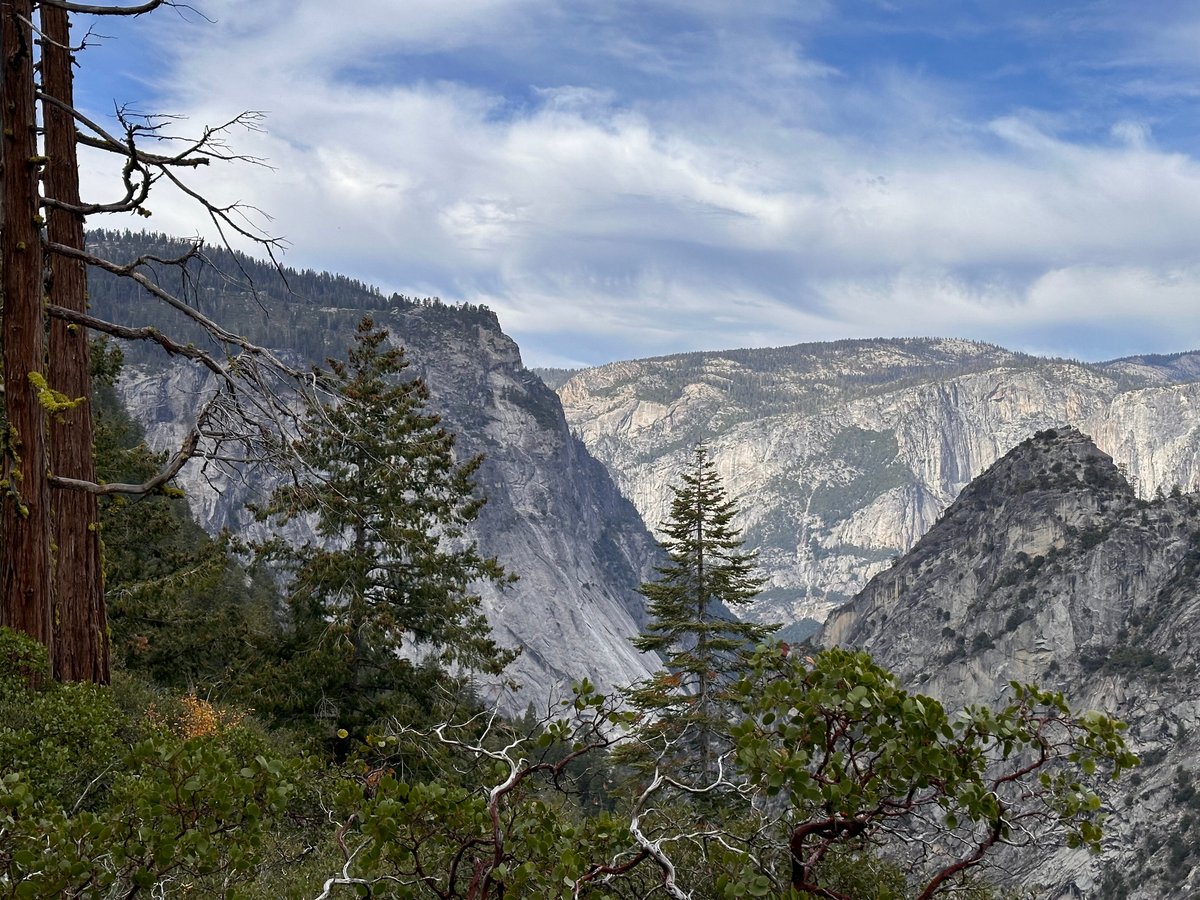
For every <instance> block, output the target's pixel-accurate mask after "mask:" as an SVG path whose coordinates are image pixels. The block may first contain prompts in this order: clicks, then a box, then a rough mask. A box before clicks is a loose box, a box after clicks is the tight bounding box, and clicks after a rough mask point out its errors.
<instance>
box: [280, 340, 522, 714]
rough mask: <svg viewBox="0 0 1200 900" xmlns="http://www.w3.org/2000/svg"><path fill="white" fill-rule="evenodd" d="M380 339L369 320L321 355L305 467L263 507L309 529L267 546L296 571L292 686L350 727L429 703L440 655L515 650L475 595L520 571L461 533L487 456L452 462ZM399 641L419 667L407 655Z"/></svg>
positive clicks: (450, 658)
mask: <svg viewBox="0 0 1200 900" xmlns="http://www.w3.org/2000/svg"><path fill="white" fill-rule="evenodd" d="M387 338H388V332H387V331H386V330H384V329H377V328H376V327H375V325H374V323H373V322H372V321H371V319H369V318H366V319H363V320H362V322H361V323H360V324H359V326H358V331H357V334H356V335H355V339H354V340H355V343H354V346H353V347H352V348H351V350H350V352H349V356H348V359H347V360H346V361H345V362H340V361H337V360H329V366H330V369H331V372H330V373H329V375H328V377H327V379H326V382H327V386H329V387H330V388H331V389H332V392H333V395H334V399H333V400H332V401H330V402H326V403H323V404H321V405H319V406H316V407H315V408H313V409H312V411H311V414H310V415H309V416H308V418H307V421H306V422H305V423H304V425H303V428H302V433H301V435H300V437H299V439H298V440H297V441H296V442H295V451H296V453H297V455H298V456H299V457H300V458H301V460H303V462H304V463H305V464H306V465H307V470H306V472H304V473H303V474H301V475H299V476H297V478H296V479H295V480H293V481H292V482H290V483H288V484H285V485H283V486H281V487H279V488H278V489H276V490H275V491H274V493H273V494H272V496H271V498H270V501H269V503H268V505H267V506H266V507H265V508H264V509H261V510H259V514H260V516H261V517H262V518H270V519H273V520H274V521H275V522H277V523H279V524H284V523H287V522H289V521H291V520H293V519H297V518H303V519H306V520H307V521H308V522H309V523H310V524H311V525H312V526H313V528H314V530H315V532H316V535H317V538H318V540H316V541H313V542H309V543H305V544H303V545H300V546H296V545H294V544H291V543H289V542H287V541H283V540H275V541H273V542H271V543H269V544H268V545H266V546H265V547H264V555H265V556H266V557H267V558H268V559H272V560H274V561H276V562H279V563H282V564H283V566H284V567H285V568H286V569H287V570H288V571H290V573H291V576H292V577H291V580H290V583H289V587H288V592H289V602H290V605H291V609H292V613H293V626H294V628H293V641H294V643H295V646H294V648H293V662H294V663H295V665H294V667H293V668H294V672H295V674H296V675H297V682H296V685H299V684H304V683H306V684H308V685H309V686H310V687H311V688H313V689H314V690H315V692H316V693H317V694H319V695H323V696H324V697H326V698H329V699H333V700H334V701H335V702H336V703H337V704H338V706H339V708H340V709H339V721H340V722H341V723H343V724H345V725H347V726H349V727H350V728H352V729H353V728H359V727H363V726H366V725H368V724H369V723H370V721H371V720H373V719H375V718H377V717H378V716H379V715H381V714H384V713H385V712H389V711H393V710H394V709H395V701H397V700H399V701H400V702H401V703H406V702H413V701H416V702H417V703H419V704H420V703H423V702H425V701H427V700H428V698H427V697H421V696H415V695H420V694H423V693H426V692H427V691H428V690H429V686H430V683H431V680H432V681H436V680H437V677H436V676H437V673H441V674H444V673H445V667H446V666H448V665H451V664H456V665H460V666H462V667H465V668H470V669H474V670H477V671H479V670H481V671H486V672H490V673H498V672H500V671H501V670H502V669H503V668H504V666H505V665H507V664H508V662H509V661H511V660H512V659H513V657H514V656H515V653H513V652H512V651H508V650H504V649H502V648H500V647H498V646H497V645H496V644H495V643H494V642H493V641H492V639H491V637H490V628H489V626H488V623H487V621H486V619H485V618H484V616H483V614H482V612H481V611H480V596H479V594H478V593H477V592H476V586H477V584H478V583H479V582H488V581H490V582H493V583H495V584H500V585H503V584H507V583H510V582H511V581H513V580H515V579H514V578H513V577H512V576H510V575H508V574H507V573H506V572H505V571H504V569H503V568H502V567H501V565H500V564H499V562H497V560H496V559H495V558H494V557H492V558H486V557H484V556H482V555H481V554H480V553H479V550H478V547H477V546H476V544H475V542H474V541H471V540H469V538H468V537H467V536H466V528H467V526H468V525H469V524H470V523H471V522H472V521H474V519H475V518H476V516H477V515H478V513H479V510H480V508H481V507H482V506H483V503H484V500H483V499H482V498H478V497H476V496H475V495H474V482H473V480H472V478H473V476H474V474H475V472H476V470H477V469H478V468H479V465H480V463H481V462H482V457H474V458H472V459H469V460H466V461H464V462H457V461H456V460H455V457H454V435H453V434H451V433H450V432H448V431H446V429H444V428H442V427H441V426H440V425H439V419H438V416H437V415H435V414H433V413H431V412H429V411H428V410H427V409H426V403H427V401H428V399H429V390H428V388H427V387H426V385H425V383H424V381H422V380H420V379H412V378H403V377H401V375H402V373H403V371H404V369H405V368H407V366H408V362H407V361H406V360H405V358H404V351H403V350H401V349H399V348H396V347H389V346H388V344H387ZM406 649H413V650H415V651H417V653H419V654H422V655H424V656H425V657H426V664H425V665H424V666H414V665H413V663H412V662H411V661H410V660H409V659H404V658H402V657H401V651H403V650H406ZM404 655H405V656H410V655H411V654H404ZM431 666H432V668H433V669H434V670H435V671H434V673H433V674H434V677H433V678H432V679H431V678H430V674H431V673H430V669H431ZM316 669H319V670H320V671H319V672H317V671H315V670H316ZM314 679H316V683H315V684H314V683H313V681H314ZM296 685H293V686H296ZM298 699H301V702H302V703H303V704H304V705H306V706H309V704H311V703H312V702H313V700H314V697H313V696H308V697H304V696H303V692H301V698H298ZM316 699H320V697H319V696H318V697H317V698H316ZM295 712H296V713H297V714H298V715H301V716H302V715H304V714H305V713H306V712H307V713H310V714H311V706H309V708H308V709H307V710H305V709H303V708H298V709H296V710H295Z"/></svg>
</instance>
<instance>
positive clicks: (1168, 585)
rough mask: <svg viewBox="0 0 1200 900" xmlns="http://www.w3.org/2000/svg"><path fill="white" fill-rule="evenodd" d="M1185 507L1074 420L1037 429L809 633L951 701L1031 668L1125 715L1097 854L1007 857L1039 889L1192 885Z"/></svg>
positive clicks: (1189, 889)
mask: <svg viewBox="0 0 1200 900" xmlns="http://www.w3.org/2000/svg"><path fill="white" fill-rule="evenodd" d="M1198 515H1200V496H1197V495H1195V494H1183V493H1179V494H1176V495H1173V496H1172V495H1166V496H1162V497H1158V498H1155V499H1152V500H1147V499H1144V498H1140V497H1138V496H1137V495H1136V494H1135V493H1134V491H1133V488H1132V486H1131V485H1129V483H1128V482H1127V481H1126V480H1125V478H1124V477H1123V475H1122V474H1121V472H1120V470H1119V469H1118V467H1117V466H1116V465H1115V464H1114V463H1113V461H1112V459H1111V458H1110V457H1109V456H1108V455H1107V454H1105V453H1103V452H1102V451H1101V450H1099V449H1098V448H1097V447H1096V445H1095V443H1094V442H1093V441H1092V440H1091V439H1090V438H1088V437H1086V436H1085V435H1083V434H1082V433H1081V432H1079V430H1078V429H1074V428H1058V429H1047V430H1045V431H1042V432H1039V433H1037V434H1036V435H1034V436H1032V437H1030V438H1028V439H1026V440H1025V441H1023V442H1022V443H1021V444H1019V445H1018V446H1017V447H1015V448H1014V449H1013V450H1011V451H1010V452H1009V453H1007V454H1006V455H1005V456H1003V457H1002V458H1001V459H1000V460H998V461H997V462H996V463H994V464H993V465H992V466H990V467H989V468H988V469H987V470H986V471H985V472H984V473H982V474H981V475H980V476H979V477H978V478H976V479H975V480H973V481H972V482H971V484H970V485H969V486H968V487H967V488H966V489H965V490H963V491H962V493H961V494H960V495H959V497H958V498H957V499H956V500H955V501H954V502H953V503H952V504H950V506H949V507H948V508H947V509H946V511H945V512H944V513H943V515H942V516H941V517H940V519H939V520H938V522H937V523H936V524H935V525H934V526H933V527H932V528H931V529H930V530H929V532H928V533H927V534H925V535H924V536H923V537H922V538H921V539H920V540H919V541H918V542H917V543H916V545H915V546H914V547H913V548H912V549H911V550H910V551H909V552H908V553H906V554H904V555H903V556H901V557H900V558H899V559H897V560H896V561H895V562H894V563H893V564H892V565H890V566H889V567H888V568H887V569H885V570H884V571H883V572H880V573H879V574H877V575H876V576H875V577H874V578H872V579H871V581H870V582H869V583H868V585H867V586H866V587H865V588H864V589H863V591H862V592H860V593H859V594H858V595H857V596H856V597H855V598H854V599H853V600H851V601H850V602H849V603H848V604H846V605H844V606H842V607H840V608H839V609H838V610H836V611H835V612H833V613H832V614H831V615H830V617H829V618H828V619H827V620H826V622H825V625H824V628H823V630H822V631H821V632H820V634H819V636H818V638H817V639H816V640H817V643H818V644H819V645H821V646H833V645H838V646H846V647H853V648H856V649H864V650H867V651H868V652H870V653H871V655H872V657H873V658H874V659H875V660H876V661H877V662H878V663H879V664H881V665H883V666H886V667H888V668H890V669H892V670H893V671H894V672H896V674H897V675H898V677H900V678H901V680H902V681H903V682H904V683H906V684H907V685H909V686H910V687H912V688H913V689H917V690H920V691H921V692H922V693H929V694H932V695H934V696H936V697H938V698H939V699H940V700H942V701H943V702H945V703H946V704H947V705H948V706H949V707H951V708H961V707H963V706H966V705H970V704H992V703H995V702H996V701H997V700H998V699H1000V698H1001V697H1002V696H1003V695H1004V694H1005V693H1006V690H1007V688H1006V685H1007V684H1008V682H1009V681H1010V680H1016V681H1020V682H1026V681H1034V682H1038V683H1041V684H1042V685H1043V686H1044V687H1047V688H1050V689H1052V690H1056V691H1062V692H1063V693H1064V694H1065V695H1066V697H1067V699H1068V701H1069V702H1070V703H1071V704H1072V705H1073V706H1074V707H1076V708H1081V709H1099V710H1102V711H1103V712H1105V713H1107V714H1109V715H1113V716H1116V717H1117V718H1121V719H1123V720H1125V721H1127V722H1128V723H1129V726H1130V727H1129V732H1128V735H1129V740H1130V741H1131V744H1132V746H1133V748H1134V749H1135V751H1136V752H1137V753H1138V754H1139V756H1141V758H1142V760H1143V765H1142V766H1141V767H1140V768H1139V769H1138V770H1137V771H1136V772H1135V773H1134V774H1133V775H1130V776H1127V777H1126V779H1125V780H1124V781H1123V782H1121V783H1119V784H1118V786H1117V796H1116V798H1115V801H1114V803H1113V805H1112V808H1111V809H1110V810H1109V821H1108V823H1107V825H1106V832H1107V836H1106V838H1105V843H1104V852H1103V855H1102V857H1101V858H1100V859H1099V860H1097V859H1095V858H1093V857H1091V856H1089V855H1088V854H1086V853H1081V852H1078V851H1070V850H1066V849H1061V850H1056V851H1052V852H1043V853H1042V854H1040V855H1035V857H1033V858H1030V859H1023V860H1013V861H1011V862H1010V864H1011V865H1014V866H1017V867H1018V871H1019V872H1020V875H1021V879H1022V881H1023V882H1024V883H1025V884H1026V885H1027V886H1031V887H1034V888H1036V890H1037V892H1038V893H1037V896H1045V897H1054V898H1059V897H1062V898H1066V897H1073V896H1081V895H1082V896H1092V897H1104V898H1106V900H1107V898H1118V900H1119V898H1122V897H1128V898H1139V900H1141V898H1144V900H1150V898H1157V897H1166V896H1195V894H1196V892H1197V891H1198V890H1200V852H1197V851H1196V850H1195V849H1194V839H1192V838H1191V837H1190V836H1192V835H1194V834H1195V833H1196V832H1193V831H1192V829H1193V828H1195V827H1198V826H1200V801H1198V800H1196V798H1195V793H1194V791H1191V790H1190V789H1189V786H1190V785H1191V784H1192V782H1193V781H1194V779H1195V778H1196V777H1197V776H1198V775H1200V769H1198V767H1197V760H1196V748H1197V746H1198V743H1197V742H1198V741H1200V702H1198V700H1197V697H1196V695H1195V691H1194V688H1193V683H1194V679H1195V677H1196V674H1197V673H1198V672H1200V604H1197V602H1196V596H1197V591H1198V590H1200V526H1198V525H1197V516H1198ZM1183 835H1189V838H1187V839H1182V836H1183ZM1181 839H1182V840H1183V842H1182V843H1180V841H1181Z"/></svg>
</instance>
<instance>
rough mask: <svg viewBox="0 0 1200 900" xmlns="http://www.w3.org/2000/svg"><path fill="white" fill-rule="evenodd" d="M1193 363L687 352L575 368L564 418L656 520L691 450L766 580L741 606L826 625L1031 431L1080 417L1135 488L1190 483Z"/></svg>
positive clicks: (995, 352) (839, 345)
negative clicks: (710, 470) (731, 510)
mask: <svg viewBox="0 0 1200 900" xmlns="http://www.w3.org/2000/svg"><path fill="white" fill-rule="evenodd" d="M1198 359H1200V353H1195V354H1178V355H1176V356H1173V357H1161V358H1159V357H1143V358H1137V359H1130V360H1115V361H1113V362H1110V363H1104V364H1098V365H1092V364H1084V363H1079V362H1073V361H1070V360H1061V359H1044V358H1041V357H1035V356H1029V355H1027V354H1021V353H1014V352H1011V351H1009V350H1005V349H1003V348H1001V347H997V346H994V345H991V344H981V343H975V342H971V341H963V340H946V339H935V338H929V339H894V340H883V339H881V340H861V341H837V342H833V343H826V344H799V345H796V346H793V347H780V348H774V349H762V350H733V351H724V352H706V353H688V354H680V355H676V356H667V357H659V358H655V359H644V360H634V361H630V362H619V363H612V364H610V365H605V366H600V367H598V368H595V369H588V370H585V371H583V372H580V373H579V374H577V375H575V376H574V377H572V378H571V379H570V380H569V381H567V382H566V383H565V384H563V385H562V387H560V388H559V396H560V397H561V398H562V401H563V407H564V409H565V411H566V415H567V420H568V422H570V424H571V426H572V428H573V429H575V431H576V432H577V433H578V434H579V435H580V436H581V437H582V439H583V441H584V443H585V444H587V446H588V448H589V450H590V451H591V452H592V453H593V455H595V456H596V457H597V458H599V459H600V460H602V461H603V462H604V463H605V464H606V465H607V466H608V468H609V471H611V472H612V473H613V477H614V478H615V479H616V480H617V483H618V485H619V486H620V488H621V490H622V492H623V493H624V494H625V495H626V496H627V497H629V498H630V499H631V500H632V501H633V503H634V505H635V506H637V508H638V509H639V511H640V512H641V513H642V516H643V518H644V520H645V521H646V523H647V525H649V526H650V527H651V528H656V527H657V526H658V525H659V523H661V522H662V520H663V518H664V517H665V515H666V512H667V509H668V505H669V502H670V495H669V491H668V485H670V484H671V483H673V482H674V481H676V480H677V479H678V476H679V474H680V472H681V467H682V465H683V462H684V459H685V457H686V453H687V450H688V448H689V447H690V446H691V445H692V444H694V443H695V442H696V441H700V440H704V441H707V442H708V443H709V445H710V446H711V448H712V453H713V458H714V459H715V460H716V463H717V467H718V470H719V471H720V473H721V475H722V477H723V478H724V479H725V483H726V485H727V486H728V488H729V490H730V492H731V494H732V495H733V496H734V498H735V499H736V500H737V502H738V503H739V505H740V507H741V511H742V512H741V517H740V519H739V520H738V523H739V524H740V525H741V526H742V527H743V528H744V530H745V536H746V540H747V543H748V544H749V546H751V547H758V548H759V549H760V563H761V567H762V569H763V571H764V573H765V574H766V576H767V577H768V585H767V589H766V591H765V594H764V600H763V602H761V603H760V604H758V605H757V606H756V607H755V608H754V611H753V612H752V613H751V614H752V615H754V616H755V617H758V618H762V619H775V620H779V621H783V622H785V623H790V622H793V621H796V620H798V619H800V618H802V617H805V616H811V617H814V618H818V619H820V618H824V616H825V615H826V614H827V613H828V611H829V610H830V609H832V608H834V607H835V606H837V605H839V604H840V603H843V602H845V601H846V600H848V599H849V598H850V597H852V596H853V595H854V594H855V593H857V591H859V590H860V589H861V588H862V587H863V585H865V584H866V582H867V580H868V579H869V578H870V577H871V576H872V575H874V574H875V573H876V572H878V571H880V570H881V569H883V568H885V567H886V566H887V565H888V563H889V561H890V560H891V559H892V558H893V557H895V556H897V555H899V554H902V553H904V552H906V551H907V550H908V549H909V548H910V547H912V546H913V544H914V543H915V542H916V540H917V539H918V538H919V537H920V536H921V535H923V534H924V533H925V532H926V531H927V530H928V529H929V527H930V526H931V525H932V524H933V523H934V521H936V520H937V518H938V516H939V515H940V514H941V512H942V511H943V510H944V509H945V508H946V507H947V505H949V503H950V502H951V501H953V500H954V498H955V497H957V496H958V493H959V492H960V491H961V490H962V489H963V488H964V487H965V486H966V485H967V483H968V482H970V481H971V479H972V478H974V477H975V476H977V475H978V474H980V473H981V472H982V471H983V470H984V469H985V468H987V467H988V466H990V465H991V464H992V463H993V462H995V461H996V460H997V459H998V458H999V457H1000V456H1002V455H1003V454H1004V453H1006V452H1007V451H1008V450H1010V449H1011V448H1012V447H1014V446H1016V445H1017V444H1019V443H1020V442H1021V441H1022V440H1024V439H1026V438H1028V437H1029V436H1030V435H1032V434H1033V433H1035V432H1037V431H1040V430H1043V429H1046V428H1050V427H1054V426H1059V425H1075V426H1077V427H1079V428H1082V429H1083V430H1084V431H1086V432H1088V433H1089V434H1092V435H1094V436H1095V438H1096V442H1097V443H1098V444H1099V445H1100V447H1101V448H1102V449H1103V450H1104V451H1105V452H1107V453H1110V454H1111V455H1112V456H1113V457H1114V458H1115V459H1117V460H1118V462H1119V463H1120V464H1121V465H1122V466H1124V467H1125V470H1126V471H1127V472H1128V474H1129V475H1130V477H1132V478H1134V479H1135V480H1136V482H1137V488H1138V491H1139V492H1140V493H1141V495H1142V496H1152V495H1153V494H1154V492H1155V490H1156V489H1159V488H1161V489H1162V490H1164V491H1169V490H1170V489H1171V488H1172V486H1174V485H1175V484H1179V485H1181V486H1182V487H1184V488H1186V489H1189V490H1191V489H1194V488H1195V487H1197V486H1200V383H1198V382H1197V381H1196V380H1195V378H1194V377H1191V376H1189V374H1188V373H1189V372H1191V371H1192V368H1193V366H1194V365H1195V363H1196V360H1198Z"/></svg>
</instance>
